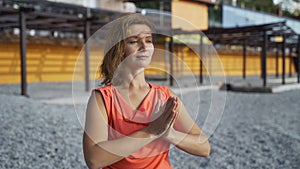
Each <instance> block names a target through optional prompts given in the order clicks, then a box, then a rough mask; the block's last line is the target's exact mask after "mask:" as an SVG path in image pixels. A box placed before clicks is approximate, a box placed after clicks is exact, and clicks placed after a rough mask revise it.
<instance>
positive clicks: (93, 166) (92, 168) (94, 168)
mask: <svg viewBox="0 0 300 169" xmlns="http://www.w3.org/2000/svg"><path fill="white" fill-rule="evenodd" d="M85 163H86V165H87V166H88V168H89V169H99V168H101V165H99V164H98V163H97V162H95V161H94V160H91V159H89V160H87V159H86V160H85Z"/></svg>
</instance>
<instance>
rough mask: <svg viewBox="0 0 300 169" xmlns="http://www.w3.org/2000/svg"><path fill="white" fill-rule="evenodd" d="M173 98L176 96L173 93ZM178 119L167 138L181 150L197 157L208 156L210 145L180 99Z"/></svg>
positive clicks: (177, 109) (166, 135)
mask: <svg viewBox="0 0 300 169" xmlns="http://www.w3.org/2000/svg"><path fill="white" fill-rule="evenodd" d="M172 95H173V96H176V95H175V94H174V93H172ZM177 101H178V107H177V108H176V111H178V115H177V116H178V117H176V120H175V122H174V125H173V126H172V127H170V129H169V130H168V132H167V133H166V134H165V137H166V139H167V140H168V141H170V142H171V143H172V144H174V145H176V147H178V148H179V149H181V150H183V151H185V152H187V153H190V154H193V155H197V156H204V157H206V156H208V155H209V153H210V144H209V142H208V138H207V137H206V136H205V134H204V132H203V131H202V130H201V129H200V128H199V126H198V125H197V124H196V123H195V121H194V120H193V119H192V118H191V117H190V115H189V114H188V112H187V110H186V109H185V107H184V105H183V103H182V102H181V101H180V100H179V99H178V100H177Z"/></svg>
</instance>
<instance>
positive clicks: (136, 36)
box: [126, 32, 152, 39]
mask: <svg viewBox="0 0 300 169" xmlns="http://www.w3.org/2000/svg"><path fill="white" fill-rule="evenodd" d="M141 34H145V35H146V36H144V37H145V38H149V37H151V38H152V33H151V32H145V33H144V32H142V33H139V34H137V35H133V36H129V37H127V38H126V39H129V38H140V36H141Z"/></svg>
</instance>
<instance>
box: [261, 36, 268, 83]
mask: <svg viewBox="0 0 300 169" xmlns="http://www.w3.org/2000/svg"><path fill="white" fill-rule="evenodd" d="M267 43H268V36H267V32H266V31H264V37H263V46H262V53H261V59H262V60H261V61H262V64H261V66H262V67H261V72H262V78H263V86H264V87H265V86H266V85H267V45H268V44H267Z"/></svg>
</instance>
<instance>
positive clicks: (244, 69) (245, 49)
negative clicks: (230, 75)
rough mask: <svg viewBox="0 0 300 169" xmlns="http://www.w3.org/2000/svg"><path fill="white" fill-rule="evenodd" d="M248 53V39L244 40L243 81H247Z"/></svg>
mask: <svg viewBox="0 0 300 169" xmlns="http://www.w3.org/2000/svg"><path fill="white" fill-rule="evenodd" d="M246 52H247V45H246V39H244V40H243V79H246Z"/></svg>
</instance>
